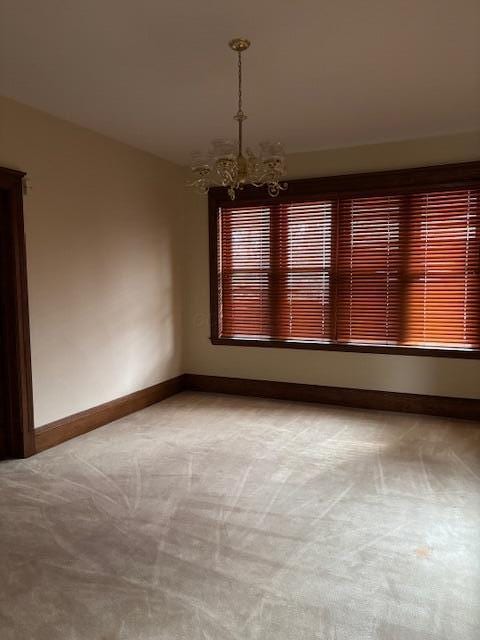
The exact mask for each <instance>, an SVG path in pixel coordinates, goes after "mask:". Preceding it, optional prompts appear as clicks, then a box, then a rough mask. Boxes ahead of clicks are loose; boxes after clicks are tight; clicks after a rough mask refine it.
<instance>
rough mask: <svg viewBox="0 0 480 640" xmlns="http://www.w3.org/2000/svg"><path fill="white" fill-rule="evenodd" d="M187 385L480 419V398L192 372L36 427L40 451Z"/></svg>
mask: <svg viewBox="0 0 480 640" xmlns="http://www.w3.org/2000/svg"><path fill="white" fill-rule="evenodd" d="M184 390H191V391H206V392H209V393H229V394H234V395H241V396H255V397H261V398H274V399H278V400H297V401H300V402H318V403H321V404H331V405H338V406H342V407H353V408H359V409H376V410H379V411H401V412H406V413H420V414H426V415H432V416H443V417H449V418H462V419H467V420H480V400H473V399H464V398H450V397H445V396H424V395H417V394H411V393H394V392H390V391H372V390H367V389H347V388H342V387H322V386H317V385H310V384H297V383H293V382H273V381H270V380H249V379H246V378H223V377H219V376H204V375H197V374H193V373H186V374H183V375H180V376H177V377H176V378H171V379H170V380H165V382H160V383H159V384H156V385H154V386H153V387H148V388H147V389H142V390H141V391H135V392H134V393H131V394H129V395H127V396H122V397H121V398H117V399H116V400H111V401H110V402H106V403H105V404H101V405H98V406H97V407H92V408H91V409H87V410H86V411H81V412H80V413H75V414H73V415H71V416H67V417H66V418H61V419H60V420H56V421H55V422H51V423H50V424H47V425H45V426H43V427H40V428H38V429H35V448H36V451H37V452H40V451H44V450H45V449H49V448H50V447H54V446H55V445H57V444H60V443H61V442H65V441H66V440H70V439H71V438H75V437H76V436H79V435H82V434H84V433H88V432H89V431H92V430H93V429H96V428H97V427H102V426H103V425H105V424H108V423H109V422H113V421H114V420H118V419H119V418H123V417H124V416H127V415H129V414H130V413H133V412H134V411H139V410H140V409H144V408H145V407H148V406H150V405H152V404H155V403H156V402H160V401H161V400H164V399H165V398H169V397H170V396H173V395H174V394H176V393H179V392H180V391H184Z"/></svg>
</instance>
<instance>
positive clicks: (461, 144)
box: [184, 132, 480, 398]
mask: <svg viewBox="0 0 480 640" xmlns="http://www.w3.org/2000/svg"><path fill="white" fill-rule="evenodd" d="M478 159H480V132H479V133H474V134H460V135H455V136H448V137H441V138H429V139H425V140H418V141H412V142H401V143H386V144H380V145H371V146H364V147H355V148H345V149H336V150H331V151H319V152H315V153H302V154H294V155H292V156H290V158H289V163H288V165H289V176H290V177H292V178H299V177H312V176H322V175H335V174H342V173H351V172H361V171H376V170H382V169H395V168H401V167H414V166H422V165H429V164H442V163H449V162H464V161H468V160H478ZM187 216H188V222H187V225H186V228H187V229H188V243H187V246H186V251H185V286H184V294H185V302H184V306H185V312H184V338H185V359H184V363H185V369H186V371H188V372H191V373H201V374H209V375H219V376H233V377H244V378H259V379H266V380H280V381H287V382H301V383H307V384H319V385H330V386H342V387H352V388H358V389H380V390H385V391H401V392H408V393H421V394H431V395H436V394H438V395H447V396H459V397H471V398H480V361H475V360H461V359H446V358H429V357H417V356H393V355H392V356H391V355H373V354H359V353H338V352H326V351H325V352H322V351H304V350H294V349H291V350H287V349H262V348H254V347H225V346H212V345H211V344H210V342H209V339H208V337H209V288H208V229H207V208H206V200H205V199H204V198H203V199H199V198H198V197H197V196H190V197H189V205H188V207H187Z"/></svg>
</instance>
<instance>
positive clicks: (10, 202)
mask: <svg viewBox="0 0 480 640" xmlns="http://www.w3.org/2000/svg"><path fill="white" fill-rule="evenodd" d="M24 177H25V173H24V172H22V171H16V170H14V169H6V168H3V167H0V190H1V191H2V195H3V196H4V202H5V208H6V211H5V212H3V214H4V216H5V219H4V220H2V224H1V227H0V229H1V233H2V234H5V236H4V237H5V243H4V250H5V252H6V256H5V260H4V261H3V264H4V268H5V274H4V282H5V292H4V294H5V296H6V298H5V300H6V304H5V325H4V326H5V347H6V348H5V356H6V362H5V364H6V379H7V380H6V381H7V384H6V385H5V384H2V385H0V386H1V388H0V394H1V396H2V403H4V406H5V409H6V410H5V416H6V431H7V433H6V436H7V437H6V442H7V456H8V457H11V458H26V457H28V456H31V455H33V454H34V453H35V437H34V430H33V429H34V425H33V393H32V367H31V355H30V323H29V313H28V285H27V258H26V247H25V230H24V222H23V178H24Z"/></svg>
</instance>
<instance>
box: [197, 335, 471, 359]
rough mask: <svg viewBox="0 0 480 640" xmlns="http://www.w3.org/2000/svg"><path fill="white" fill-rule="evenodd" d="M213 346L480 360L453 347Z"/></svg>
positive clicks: (235, 342) (242, 342)
mask: <svg viewBox="0 0 480 640" xmlns="http://www.w3.org/2000/svg"><path fill="white" fill-rule="evenodd" d="M210 342H211V343H212V344H213V345H223V346H230V347H268V348H275V349H307V350H311V351H346V352H351V353H379V354H390V355H400V356H428V357H430V358H431V357H440V358H467V359H474V360H480V349H457V348H455V347H398V346H394V345H391V346H389V345H369V344H331V343H320V342H301V341H294V340H292V341H283V340H258V339H256V338H252V339H250V338H210Z"/></svg>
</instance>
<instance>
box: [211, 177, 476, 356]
mask: <svg viewBox="0 0 480 640" xmlns="http://www.w3.org/2000/svg"><path fill="white" fill-rule="evenodd" d="M479 203H480V186H479V187H471V188H462V189H442V190H440V189H438V190H437V191H429V192H421V193H410V194H409V193H400V194H399V193H397V194H395V193H392V194H382V195H373V196H371V195H369V196H358V197H357V196H355V197H353V196H348V197H347V196H343V197H336V198H330V199H324V200H315V201H308V202H291V203H283V204H277V203H275V204H271V201H270V202H269V203H268V205H267V204H266V205H265V206H236V207H235V206H232V207H225V208H224V207H221V208H220V209H219V210H218V212H217V246H218V253H217V270H218V288H219V291H218V303H219V304H218V315H219V317H218V327H219V336H220V337H223V338H232V339H235V338H241V339H252V340H262V341H269V340H270V341H284V342H288V341H294V342H306V343H308V342H315V343H337V344H366V345H369V344H371V345H397V346H402V345H403V346H417V347H422V346H431V347H437V346H438V347H453V348H464V349H474V348H475V349H476V348H479V347H480V275H479V274H480V255H479V253H480V205H479Z"/></svg>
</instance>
